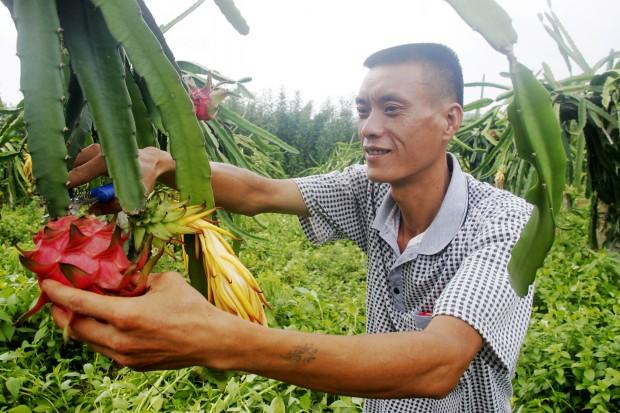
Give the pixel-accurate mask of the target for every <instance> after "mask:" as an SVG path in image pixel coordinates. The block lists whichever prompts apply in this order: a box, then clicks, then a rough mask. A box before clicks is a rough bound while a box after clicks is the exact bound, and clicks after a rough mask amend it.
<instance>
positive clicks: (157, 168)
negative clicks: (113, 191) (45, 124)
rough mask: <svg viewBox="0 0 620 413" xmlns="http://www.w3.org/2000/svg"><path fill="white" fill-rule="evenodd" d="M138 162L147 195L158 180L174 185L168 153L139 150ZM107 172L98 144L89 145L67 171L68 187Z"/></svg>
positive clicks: (155, 150)
mask: <svg viewBox="0 0 620 413" xmlns="http://www.w3.org/2000/svg"><path fill="white" fill-rule="evenodd" d="M138 161H139V163H140V170H141V172H142V183H143V184H144V188H145V189H146V192H147V194H148V193H151V191H152V190H153V187H154V186H155V181H157V179H159V178H162V180H163V181H164V183H166V184H169V185H174V169H175V162H174V160H173V159H172V157H171V156H170V154H169V153H168V152H166V151H162V150H161V149H157V148H155V147H148V148H144V149H140V150H139V151H138ZM107 172H108V169H107V166H106V163H105V158H104V156H103V152H101V147H100V146H99V144H93V145H89V146H87V147H86V148H84V149H82V151H80V153H79V154H78V155H77V157H76V158H75V163H74V164H73V169H71V171H69V187H71V188H73V187H75V186H78V185H82V184H84V183H86V182H89V181H91V180H92V179H94V178H96V177H98V176H103V175H106V174H107Z"/></svg>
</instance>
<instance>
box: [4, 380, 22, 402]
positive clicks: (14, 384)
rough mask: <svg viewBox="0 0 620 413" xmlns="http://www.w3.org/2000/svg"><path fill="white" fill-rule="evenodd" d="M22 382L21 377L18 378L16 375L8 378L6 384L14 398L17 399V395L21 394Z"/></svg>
mask: <svg viewBox="0 0 620 413" xmlns="http://www.w3.org/2000/svg"><path fill="white" fill-rule="evenodd" d="M22 383H23V380H22V379H21V378H20V379H18V378H16V377H9V378H8V379H6V383H5V386H6V388H7V390H8V391H9V392H10V393H11V395H12V396H13V398H15V399H17V396H19V390H20V389H21V388H22Z"/></svg>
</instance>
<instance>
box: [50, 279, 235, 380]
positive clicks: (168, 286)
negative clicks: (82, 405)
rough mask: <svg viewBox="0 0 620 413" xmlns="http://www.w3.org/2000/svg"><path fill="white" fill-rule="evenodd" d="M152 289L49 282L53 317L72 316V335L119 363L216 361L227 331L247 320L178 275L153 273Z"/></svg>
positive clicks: (61, 320)
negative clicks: (100, 290)
mask: <svg viewBox="0 0 620 413" xmlns="http://www.w3.org/2000/svg"><path fill="white" fill-rule="evenodd" d="M148 288H149V290H148V292H147V293H146V294H145V295H143V296H140V297H131V298H128V297H122V298H121V297H110V296H103V295H98V294H94V293H91V292H87V291H82V290H78V289H75V288H72V287H67V286H64V285H62V284H60V283H58V282H55V281H50V280H48V281H45V282H43V290H44V291H45V293H46V294H47V295H48V297H49V299H50V300H51V301H52V302H53V304H54V306H53V307H52V315H53V317H54V321H55V322H56V324H57V325H58V326H59V327H61V328H64V326H65V325H66V323H67V322H68V320H69V315H68V313H67V312H66V311H64V310H63V309H62V308H60V307H59V306H62V307H64V308H65V309H67V310H71V311H73V312H74V313H75V316H74V319H73V320H72V322H71V325H70V330H69V331H70V335H71V337H72V338H75V339H78V340H82V341H86V342H87V343H88V345H89V346H90V347H91V348H92V349H93V350H95V351H98V352H100V353H102V354H104V355H106V356H108V357H110V358H111V359H113V360H115V361H117V362H118V363H120V364H122V365H124V366H128V367H131V368H133V369H136V370H158V369H172V368H181V367H187V366H195V365H210V366H211V367H216V368H217V364H218V363H217V362H214V361H213V360H215V359H216V358H217V357H218V356H219V352H220V350H219V349H221V348H222V345H224V342H225V340H224V337H223V335H224V334H223V330H222V329H227V330H230V328H231V327H232V325H234V324H235V323H239V322H241V323H243V322H244V321H243V320H240V319H237V318H236V317H233V316H231V315H229V314H226V313H224V312H222V311H220V310H218V309H216V308H215V307H213V306H212V305H211V304H209V303H208V302H207V300H206V299H205V298H204V297H203V296H202V295H201V294H200V293H199V292H198V291H196V290H195V289H193V288H192V287H191V286H190V285H188V284H187V282H186V281H185V280H184V279H183V278H182V277H181V276H180V275H179V274H178V273H173V272H167V273H162V274H153V275H150V276H149V283H148Z"/></svg>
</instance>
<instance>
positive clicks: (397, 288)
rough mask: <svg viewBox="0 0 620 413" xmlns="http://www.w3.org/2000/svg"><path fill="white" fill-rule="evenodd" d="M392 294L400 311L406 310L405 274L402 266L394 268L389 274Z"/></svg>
mask: <svg viewBox="0 0 620 413" xmlns="http://www.w3.org/2000/svg"><path fill="white" fill-rule="evenodd" d="M388 284H389V289H390V294H391V296H392V299H393V300H394V306H395V307H396V309H397V310H398V311H405V303H404V300H403V292H404V291H403V274H402V270H401V268H400V267H396V268H393V269H392V271H390V274H389V276H388Z"/></svg>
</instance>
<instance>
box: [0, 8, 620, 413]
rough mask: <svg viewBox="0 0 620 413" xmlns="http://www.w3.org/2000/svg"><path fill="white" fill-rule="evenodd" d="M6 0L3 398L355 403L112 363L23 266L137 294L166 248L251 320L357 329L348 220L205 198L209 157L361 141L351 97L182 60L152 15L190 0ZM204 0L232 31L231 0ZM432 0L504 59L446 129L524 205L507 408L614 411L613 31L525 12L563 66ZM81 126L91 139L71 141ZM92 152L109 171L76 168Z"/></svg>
mask: <svg viewBox="0 0 620 413" xmlns="http://www.w3.org/2000/svg"><path fill="white" fill-rule="evenodd" d="M0 1H1V2H2V3H3V5H4V6H6V7H7V8H8V10H9V11H10V13H11V15H12V17H13V19H14V21H15V26H16V30H17V33H18V42H17V52H18V56H19V57H20V59H21V63H22V68H23V70H22V76H21V90H22V92H23V95H24V100H23V101H22V102H20V103H19V104H17V105H16V106H15V107H3V106H2V105H1V101H0V412H12V413H28V412H65V411H76V412H124V411H135V412H143V411H148V412H151V411H162V412H205V413H210V412H272V413H276V412H277V413H280V412H282V413H284V412H293V413H294V412H321V411H328V412H329V411H332V412H359V411H362V408H363V399H361V398H356V397H342V396H336V395H332V394H326V393H321V392H315V391H310V390H307V389H304V388H300V387H296V386H293V385H288V384H285V383H282V382H279V381H276V380H271V379H266V378H263V377H259V376H257V375H254V374H244V373H243V372H222V371H216V370H212V369H207V368H203V367H193V368H185V369H180V370H167V371H155V372H148V373H143V372H137V371H134V370H131V369H128V368H125V367H123V366H121V365H119V364H116V363H114V362H113V361H111V360H110V359H108V358H106V357H104V356H102V355H100V354H98V353H95V352H92V351H90V350H89V349H88V348H87V347H86V346H85V345H83V344H82V343H80V342H78V341H72V340H69V339H68V336H67V334H68V331H69V328H67V329H65V331H64V332H63V331H61V330H59V329H58V328H56V326H55V325H54V323H53V322H52V319H51V315H50V313H49V311H47V307H43V305H44V304H45V302H46V297H45V295H40V291H39V288H38V284H37V277H38V279H39V281H40V280H42V279H45V278H52V279H55V280H59V281H61V282H63V283H65V284H68V285H69V284H70V285H73V286H75V287H78V288H81V289H83V290H88V291H91V292H95V293H98V294H106V295H117V296H135V295H141V294H144V293H145V291H146V284H145V283H146V279H147V277H148V274H149V272H151V271H155V272H157V271H163V270H173V269H174V270H176V271H179V272H181V273H184V274H185V275H186V276H187V279H188V282H189V283H190V284H191V285H192V286H193V287H194V288H196V289H197V290H198V291H199V292H200V293H202V294H203V295H204V296H205V297H206V298H207V299H208V300H209V301H210V302H211V303H212V304H214V305H216V306H217V307H219V308H220V309H222V310H224V311H228V312H230V313H233V314H236V315H239V316H240V317H243V318H245V319H247V320H249V321H252V322H255V323H258V324H268V325H269V326H271V327H274V328H281V329H287V330H296V331H304V332H315V333H326V334H340V335H354V334H359V333H363V332H364V331H365V293H366V285H365V271H366V265H367V263H366V257H365V256H364V255H363V253H362V252H361V251H359V250H358V249H357V248H356V247H355V246H354V245H353V244H351V243H348V242H337V243H333V244H331V245H324V246H321V247H313V246H311V245H310V244H309V242H308V241H307V240H306V239H305V237H304V236H303V235H302V233H301V229H300V226H299V223H298V222H296V218H294V217H291V216H281V215H259V216H258V217H256V218H249V217H244V216H240V215H235V214H232V213H229V212H226V211H224V210H217V211H216V210H215V209H214V208H213V207H214V205H215V204H214V196H213V188H212V186H211V169H210V166H209V165H210V164H209V162H208V161H209V160H215V161H219V162H222V163H228V164H232V165H236V166H239V167H242V168H246V169H249V170H252V171H254V172H256V173H259V174H261V175H264V176H269V177H274V178H282V177H286V176H292V175H309V174H318V173H324V172H329V171H332V170H339V169H342V168H343V167H346V166H348V165H350V164H352V163H358V162H361V161H362V158H361V156H360V151H359V147H358V146H359V143H357V142H355V126H354V119H353V116H352V112H351V110H350V105H348V103H346V102H344V101H343V102H340V105H339V107H335V106H331V105H326V106H324V107H323V108H321V110H320V111H319V112H318V113H313V110H312V107H311V105H304V104H303V103H302V102H301V101H300V100H299V98H298V97H297V98H296V99H295V100H294V101H293V102H290V103H289V102H287V101H286V97H285V96H284V93H281V94H280V96H279V97H278V99H277V101H275V102H274V101H260V100H257V99H255V97H254V96H253V94H252V93H251V91H250V90H249V89H248V87H247V82H248V81H249V80H250V79H249V78H242V79H232V78H229V77H227V76H226V75H224V74H222V73H220V72H218V71H217V70H214V69H211V68H207V67H205V66H203V65H202V64H199V63H195V62H187V61H179V60H176V58H175V57H174V54H173V51H172V50H171V49H170V48H169V47H168V45H167V43H166V41H165V37H164V33H165V32H166V30H168V29H169V28H170V27H172V26H173V25H175V24H177V23H179V22H181V21H182V20H183V19H184V17H185V16H187V15H188V14H190V13H192V11H193V10H195V8H196V7H198V6H200V4H202V3H203V2H204V0H199V1H197V2H196V3H194V5H192V6H191V7H190V8H189V9H187V10H186V11H184V12H183V13H181V14H180V15H179V16H178V17H177V18H176V19H174V20H173V21H171V22H169V23H168V24H164V25H158V24H157V23H156V22H155V20H154V18H153V16H152V15H151V14H150V11H149V9H148V7H147V6H146V4H145V3H144V2H143V1H142V0H63V1H62V2H55V1H40V0H0ZM214 1H215V3H216V4H217V6H218V7H219V10H220V11H221V13H222V14H223V15H224V16H225V17H226V19H227V20H228V21H229V22H230V23H231V25H232V26H233V27H234V28H235V29H236V30H237V31H238V32H239V33H240V34H247V33H248V30H249V28H248V25H247V23H246V21H245V19H244V18H243V16H242V14H241V12H240V11H239V10H238V9H237V8H236V6H235V4H234V3H233V1H232V0H214ZM447 1H448V3H449V4H450V5H451V6H452V7H453V8H454V10H455V11H456V12H457V13H458V14H459V15H460V16H461V17H462V18H463V20H465V22H466V23H468V24H469V25H470V26H471V27H472V28H473V29H474V30H476V31H478V32H479V33H480V34H481V35H482V36H483V37H484V38H485V39H486V40H487V41H488V43H489V44H490V45H491V46H492V47H493V48H494V49H496V50H497V51H498V52H499V53H501V54H503V55H504V56H505V57H506V58H507V68H508V72H509V76H507V78H508V79H507V80H506V84H497V83H488V82H484V81H482V82H470V83H468V84H466V87H482V88H483V91H484V90H485V89H487V90H488V89H489V88H491V89H494V90H500V91H501V94H499V95H498V96H497V97H495V98H488V97H485V95H484V92H483V93H482V95H481V97H480V99H478V100H476V101H474V102H469V103H467V104H466V105H465V107H464V112H465V120H464V123H463V125H462V127H461V129H460V130H459V132H458V133H457V134H456V136H454V138H453V139H452V141H451V143H450V146H449V150H450V151H451V152H453V153H454V154H455V155H456V156H457V157H458V159H459V162H460V163H461V165H462V167H463V169H464V170H465V171H467V172H468V173H470V174H472V175H473V176H475V177H476V178H478V179H480V180H482V181H486V182H489V183H491V184H493V185H495V186H497V187H499V188H503V189H506V190H508V191H511V192H513V193H515V194H517V195H519V196H522V197H524V198H526V199H527V200H528V201H529V202H530V203H532V204H533V205H534V206H535V208H534V213H533V215H532V218H531V219H530V221H529V222H528V224H527V225H526V227H525V229H524V231H523V232H522V235H521V238H520V240H519V241H518V243H517V244H516V246H515V247H514V249H513V251H512V258H511V261H510V263H509V266H508V269H509V273H510V281H511V284H512V286H513V288H514V290H515V291H516V293H517V294H519V295H524V294H525V293H526V292H527V289H528V286H529V284H531V283H532V282H534V279H535V283H536V284H535V285H536V288H535V296H534V310H533V314H532V319H531V323H530V328H529V330H528V334H527V337H526V340H525V343H524V346H523V349H522V353H521V357H520V359H519V363H518V366H517V371H516V376H515V377H514V379H513V387H514V395H513V398H512V403H513V406H514V409H515V411H517V412H584V411H585V412H590V411H592V412H598V413H603V412H614V411H620V362H619V360H620V357H619V355H620V317H619V316H620V287H619V285H620V256H619V254H618V251H620V127H619V124H620V110H619V109H618V108H619V107H620V52H615V51H611V52H610V53H609V54H608V55H606V56H602V57H601V58H600V60H598V61H597V62H594V63H590V62H587V61H585V59H584V58H583V56H582V54H581V52H580V51H579V49H578V48H577V46H576V45H575V44H574V42H573V41H572V39H571V37H570V34H569V33H568V31H567V30H566V28H564V26H563V25H562V23H561V22H560V20H559V19H558V17H557V16H556V15H555V14H554V13H553V11H552V10H549V11H548V12H545V13H543V14H541V16H540V17H541V23H542V24H543V26H544V28H545V29H546V31H547V32H548V34H549V35H550V36H551V37H552V38H553V40H554V41H555V42H556V43H557V45H558V50H559V51H560V53H561V54H562V56H563V57H564V60H565V62H566V64H567V67H568V69H569V72H570V76H569V77H567V78H564V79H558V78H556V77H555V75H554V73H553V71H552V69H551V68H550V67H548V66H547V65H546V64H544V63H543V64H542V67H541V68H534V69H532V68H528V67H526V66H524V65H523V64H522V63H520V62H519V60H518V56H515V55H514V53H513V46H514V44H515V43H516V42H517V35H516V32H515V31H514V29H513V28H512V25H511V23H510V18H509V16H508V15H507V14H506V13H505V11H504V10H503V9H501V7H499V6H498V5H497V4H496V3H495V2H494V1H493V0H475V1H473V0H469V1H466V2H465V1H462V0H447ZM93 143H96V144H99V146H97V147H95V146H91V144H93ZM87 147H88V148H89V149H87V151H86V152H88V153H92V154H93V155H92V156H93V157H92V158H90V159H85V155H84V152H82V155H81V156H78V153H80V151H81V150H82V149H84V148H87ZM93 148H99V149H97V152H92V151H91V150H92V149H93ZM145 148H150V149H153V148H157V149H156V151H157V153H159V154H164V155H165V156H166V157H167V158H165V159H170V160H172V159H174V160H175V161H176V169H175V174H174V175H175V176H174V180H175V184H176V189H177V191H175V190H173V189H171V188H164V185H160V184H155V182H154V178H153V180H151V181H148V179H147V177H146V176H145V175H144V170H143V165H142V164H141V160H139V157H138V155H139V154H141V155H144V154H145V153H147V152H148V151H149V149H145ZM139 150H142V151H141V152H139ZM89 151H91V152H89ZM90 161H93V162H94V161H98V162H99V163H100V166H101V165H103V167H104V168H107V175H106V173H101V175H102V176H99V177H97V178H96V179H94V180H92V181H90V182H86V180H82V181H79V180H78V178H76V175H75V174H74V175H72V174H71V173H70V171H71V168H72V167H73V166H74V165H77V166H80V165H84V164H85V163H87V162H90ZM104 171H105V169H104ZM164 180H165V179H164ZM104 184H105V185H106V186H102V185H104ZM108 184H113V190H114V192H113V193H112V194H110V189H111V188H112V187H111V186H110V185H108ZM154 185H155V192H154V193H153V195H147V196H145V192H150V190H151V189H153V186H154ZM104 188H105V190H104ZM92 189H95V191H94V192H93V191H91V190H92ZM147 190H148V191H147ZM102 196H105V197H107V198H106V199H105V200H109V199H108V198H111V199H114V200H116V201H117V203H116V204H106V205H108V207H109V206H110V205H115V206H116V208H115V209H114V211H113V213H110V212H111V210H108V214H107V215H106V217H107V218H106V219H107V221H106V222H105V223H104V222H102V221H100V220H98V219H96V218H93V217H92V216H85V215H86V208H87V207H88V206H89V205H91V204H92V203H93V202H94V200H95V198H96V200H98V201H104V199H103V198H101V197H102ZM37 231H40V232H39V235H38V236H37V239H36V245H33V238H32V237H33V234H35V233H37ZM242 239H243V241H242ZM229 244H230V245H229ZM49 251H53V253H50V252H49ZM52 256H53V257H55V258H50V257H52ZM59 256H62V260H61V259H60V258H57V257H59ZM67 257H69V258H67ZM76 257H77V258H76ZM111 257H114V258H113V259H112V258H111ZM29 270H31V271H29ZM248 270H249V271H248ZM33 273H35V274H36V276H35V275H33ZM259 285H260V287H259ZM265 299H266V300H268V301H269V303H270V306H269V307H268V306H266V305H264V303H265V302H266V301H265ZM41 308H43V311H39V310H41ZM29 309H30V310H29ZM20 316H21V317H20ZM68 325H69V324H68ZM257 357H260V355H257Z"/></svg>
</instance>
